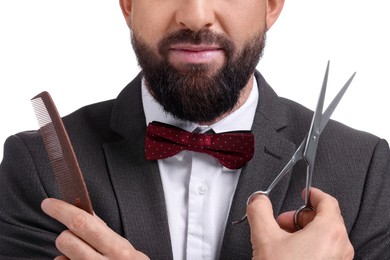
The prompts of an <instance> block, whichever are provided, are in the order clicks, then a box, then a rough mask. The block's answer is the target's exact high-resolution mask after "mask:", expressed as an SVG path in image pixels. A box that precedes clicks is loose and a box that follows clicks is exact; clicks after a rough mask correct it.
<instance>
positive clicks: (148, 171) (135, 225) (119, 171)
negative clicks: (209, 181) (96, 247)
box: [104, 75, 172, 259]
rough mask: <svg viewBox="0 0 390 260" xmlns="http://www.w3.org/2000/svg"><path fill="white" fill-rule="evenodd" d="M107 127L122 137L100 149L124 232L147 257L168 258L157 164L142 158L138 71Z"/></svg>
mask: <svg viewBox="0 0 390 260" xmlns="http://www.w3.org/2000/svg"><path fill="white" fill-rule="evenodd" d="M111 128H112V129H113V130H114V131H115V132H116V133H118V134H119V135H120V136H122V137H123V139H122V140H120V141H118V142H114V143H107V144H105V145H104V151H105V155H106V160H107V165H108V168H109V169H108V170H109V172H110V177H111V181H112V185H113V187H114V190H115V194H116V197H117V201H118V205H119V209H120V214H121V218H122V223H123V228H124V235H125V237H126V238H127V239H128V240H129V241H130V242H131V243H132V245H133V246H134V247H135V248H137V249H138V250H140V251H142V252H144V253H145V254H147V255H148V256H149V257H150V258H151V259H172V250H171V242H170V235H169V228H168V220H167V215H166V208H165V201H164V193H163V188H162V184H161V179H160V174H159V170H158V164H157V162H156V161H146V160H145V154H144V151H145V144H144V140H145V129H146V122H145V116H144V112H143V108H142V97H141V75H138V77H137V78H136V79H134V80H133V81H132V82H131V83H130V84H129V86H127V87H126V88H125V89H124V90H123V91H122V92H121V94H120V95H119V96H118V98H117V100H116V101H115V105H114V108H113V113H112V121H111ZM132 137H133V138H132ZM134 137H136V138H134Z"/></svg>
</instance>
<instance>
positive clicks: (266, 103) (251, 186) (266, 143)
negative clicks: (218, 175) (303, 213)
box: [220, 72, 295, 259]
mask: <svg viewBox="0 0 390 260" xmlns="http://www.w3.org/2000/svg"><path fill="white" fill-rule="evenodd" d="M255 75H256V79H257V83H258V85H259V93H260V101H259V106H258V108H257V111H256V116H255V120H254V123H253V127H252V131H253V133H254V134H255V138H256V139H255V154H254V157H253V159H252V160H251V161H250V162H249V163H248V164H247V165H246V166H245V168H244V169H243V171H242V173H241V176H240V178H239V182H238V185H237V188H236V192H235V194H234V197H233V201H232V205H231V210H230V214H229V217H228V222H227V225H226V230H225V236H224V241H223V244H222V249H221V256H220V258H221V259H243V258H245V257H247V256H248V255H251V254H252V245H251V243H250V229H249V225H248V222H247V221H245V222H243V223H241V224H236V225H233V224H231V223H232V221H235V220H239V219H241V217H242V216H244V215H245V212H246V203H247V199H248V197H249V196H250V195H251V194H252V193H253V192H255V191H258V190H264V191H265V190H266V189H267V188H268V186H269V185H270V184H271V182H272V181H273V180H274V178H275V177H276V175H277V174H278V173H279V172H280V171H281V170H282V169H283V167H284V166H285V164H286V163H287V162H288V161H289V160H290V158H291V155H292V154H293V153H294V151H295V144H294V143H292V142H291V141H289V140H288V139H287V138H286V137H285V134H284V132H285V130H286V126H287V121H288V120H287V114H288V113H287V111H285V110H284V106H283V105H282V104H280V103H279V102H278V100H279V99H278V97H277V95H276V94H275V93H274V92H273V90H272V89H271V88H270V87H269V86H268V84H267V83H266V82H265V80H264V78H263V77H262V76H261V75H260V74H259V73H258V72H256V74H255ZM290 176H291V174H287V176H285V177H284V178H283V179H282V180H281V182H280V183H279V184H278V185H277V186H276V187H275V188H274V190H272V192H271V193H270V199H271V201H272V205H273V209H274V214H275V216H276V215H278V214H279V211H280V209H281V207H282V204H283V200H284V197H285V194H286V192H287V189H288V184H289V180H290Z"/></svg>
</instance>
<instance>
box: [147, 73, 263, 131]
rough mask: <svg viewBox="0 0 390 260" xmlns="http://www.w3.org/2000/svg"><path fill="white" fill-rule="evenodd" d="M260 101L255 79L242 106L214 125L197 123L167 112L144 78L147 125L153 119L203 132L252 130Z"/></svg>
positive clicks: (188, 129)
mask: <svg viewBox="0 0 390 260" xmlns="http://www.w3.org/2000/svg"><path fill="white" fill-rule="evenodd" d="M258 101H259V90H258V86H257V81H256V80H253V86H252V90H251V93H250V94H249V97H248V99H247V100H246V101H245V103H244V104H243V105H242V106H241V107H239V108H238V109H237V110H235V111H234V112H233V113H231V114H229V115H228V116H226V117H224V118H223V119H221V120H220V121H218V122H216V123H214V124H212V125H199V124H197V123H193V122H186V121H182V120H179V119H177V118H174V117H173V116H172V115H171V114H169V113H167V112H165V111H164V109H163V108H162V106H161V105H160V104H159V103H158V102H157V101H156V100H155V99H154V98H153V96H152V95H151V94H150V93H149V91H148V90H147V87H146V84H145V79H142V104H143V108H144V112H145V118H146V124H147V125H148V124H149V123H150V122H152V121H159V122H162V123H166V124H170V125H174V126H176V127H180V128H182V129H184V130H187V131H189V132H192V131H194V130H195V129H196V128H198V127H199V128H201V129H202V131H201V132H205V131H207V130H209V129H213V131H214V132H215V133H221V132H230V131H240V130H251V128H252V124H253V119H254V116H255V112H256V107H257V104H258Z"/></svg>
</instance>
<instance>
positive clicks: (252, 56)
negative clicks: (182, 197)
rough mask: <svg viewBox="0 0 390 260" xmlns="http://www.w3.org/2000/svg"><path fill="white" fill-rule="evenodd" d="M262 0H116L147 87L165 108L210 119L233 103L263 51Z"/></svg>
mask: <svg viewBox="0 0 390 260" xmlns="http://www.w3.org/2000/svg"><path fill="white" fill-rule="evenodd" d="M266 3H267V1H261V0H245V1H235V0H234V1H230V0H210V1H203V0H202V1H201V0H164V1H161V0H133V1H129V0H123V1H122V8H123V9H126V8H127V10H128V11H129V12H128V15H127V16H126V13H125V11H124V13H125V17H126V21H127V23H128V25H129V27H130V28H131V30H132V43H133V47H134V50H135V53H136V55H137V58H138V61H139V64H140V66H141V67H142V69H143V72H144V76H145V79H146V82H147V86H148V88H149V90H150V91H151V93H152V94H153V96H154V97H155V98H156V100H157V101H158V102H159V103H160V104H161V105H162V106H163V107H164V109H165V110H166V111H167V112H169V113H171V114H172V115H173V116H175V117H177V118H179V119H182V120H186V121H193V122H210V121H213V120H215V119H217V118H218V117H220V116H221V115H223V114H225V113H227V112H229V111H230V110H232V109H233V108H234V106H235V105H236V104H237V102H238V100H239V98H240V94H241V90H242V89H243V88H244V87H245V86H246V85H247V83H248V80H249V79H250V77H251V75H252V74H253V71H254V69H255V66H256V64H257V62H258V60H259V58H260V56H261V53H262V51H263V47H264V38H265V32H266V30H267V24H266V23H267V19H266V12H267V5H266Z"/></svg>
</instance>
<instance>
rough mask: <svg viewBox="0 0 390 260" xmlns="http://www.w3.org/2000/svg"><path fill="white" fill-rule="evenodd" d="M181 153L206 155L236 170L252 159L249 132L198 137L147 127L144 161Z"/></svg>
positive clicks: (158, 125)
mask: <svg viewBox="0 0 390 260" xmlns="http://www.w3.org/2000/svg"><path fill="white" fill-rule="evenodd" d="M183 150H189V151H194V152H200V153H206V154H209V155H211V156H213V157H214V158H216V159H218V160H219V162H220V163H221V164H222V165H223V166H225V167H227V168H230V169H239V168H241V167H243V166H244V165H245V164H246V163H247V162H248V161H249V160H250V159H252V157H253V153H254V136H253V134H252V133H250V132H249V131H242V132H226V133H219V134H199V133H190V132H187V131H185V130H183V129H180V128H178V127H174V126H171V125H167V124H164V123H160V122H151V123H150V124H149V125H148V127H147V130H146V141H145V154H146V159H148V160H159V159H165V158H168V157H171V156H174V155H175V154H177V153H179V152H181V151H183Z"/></svg>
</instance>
